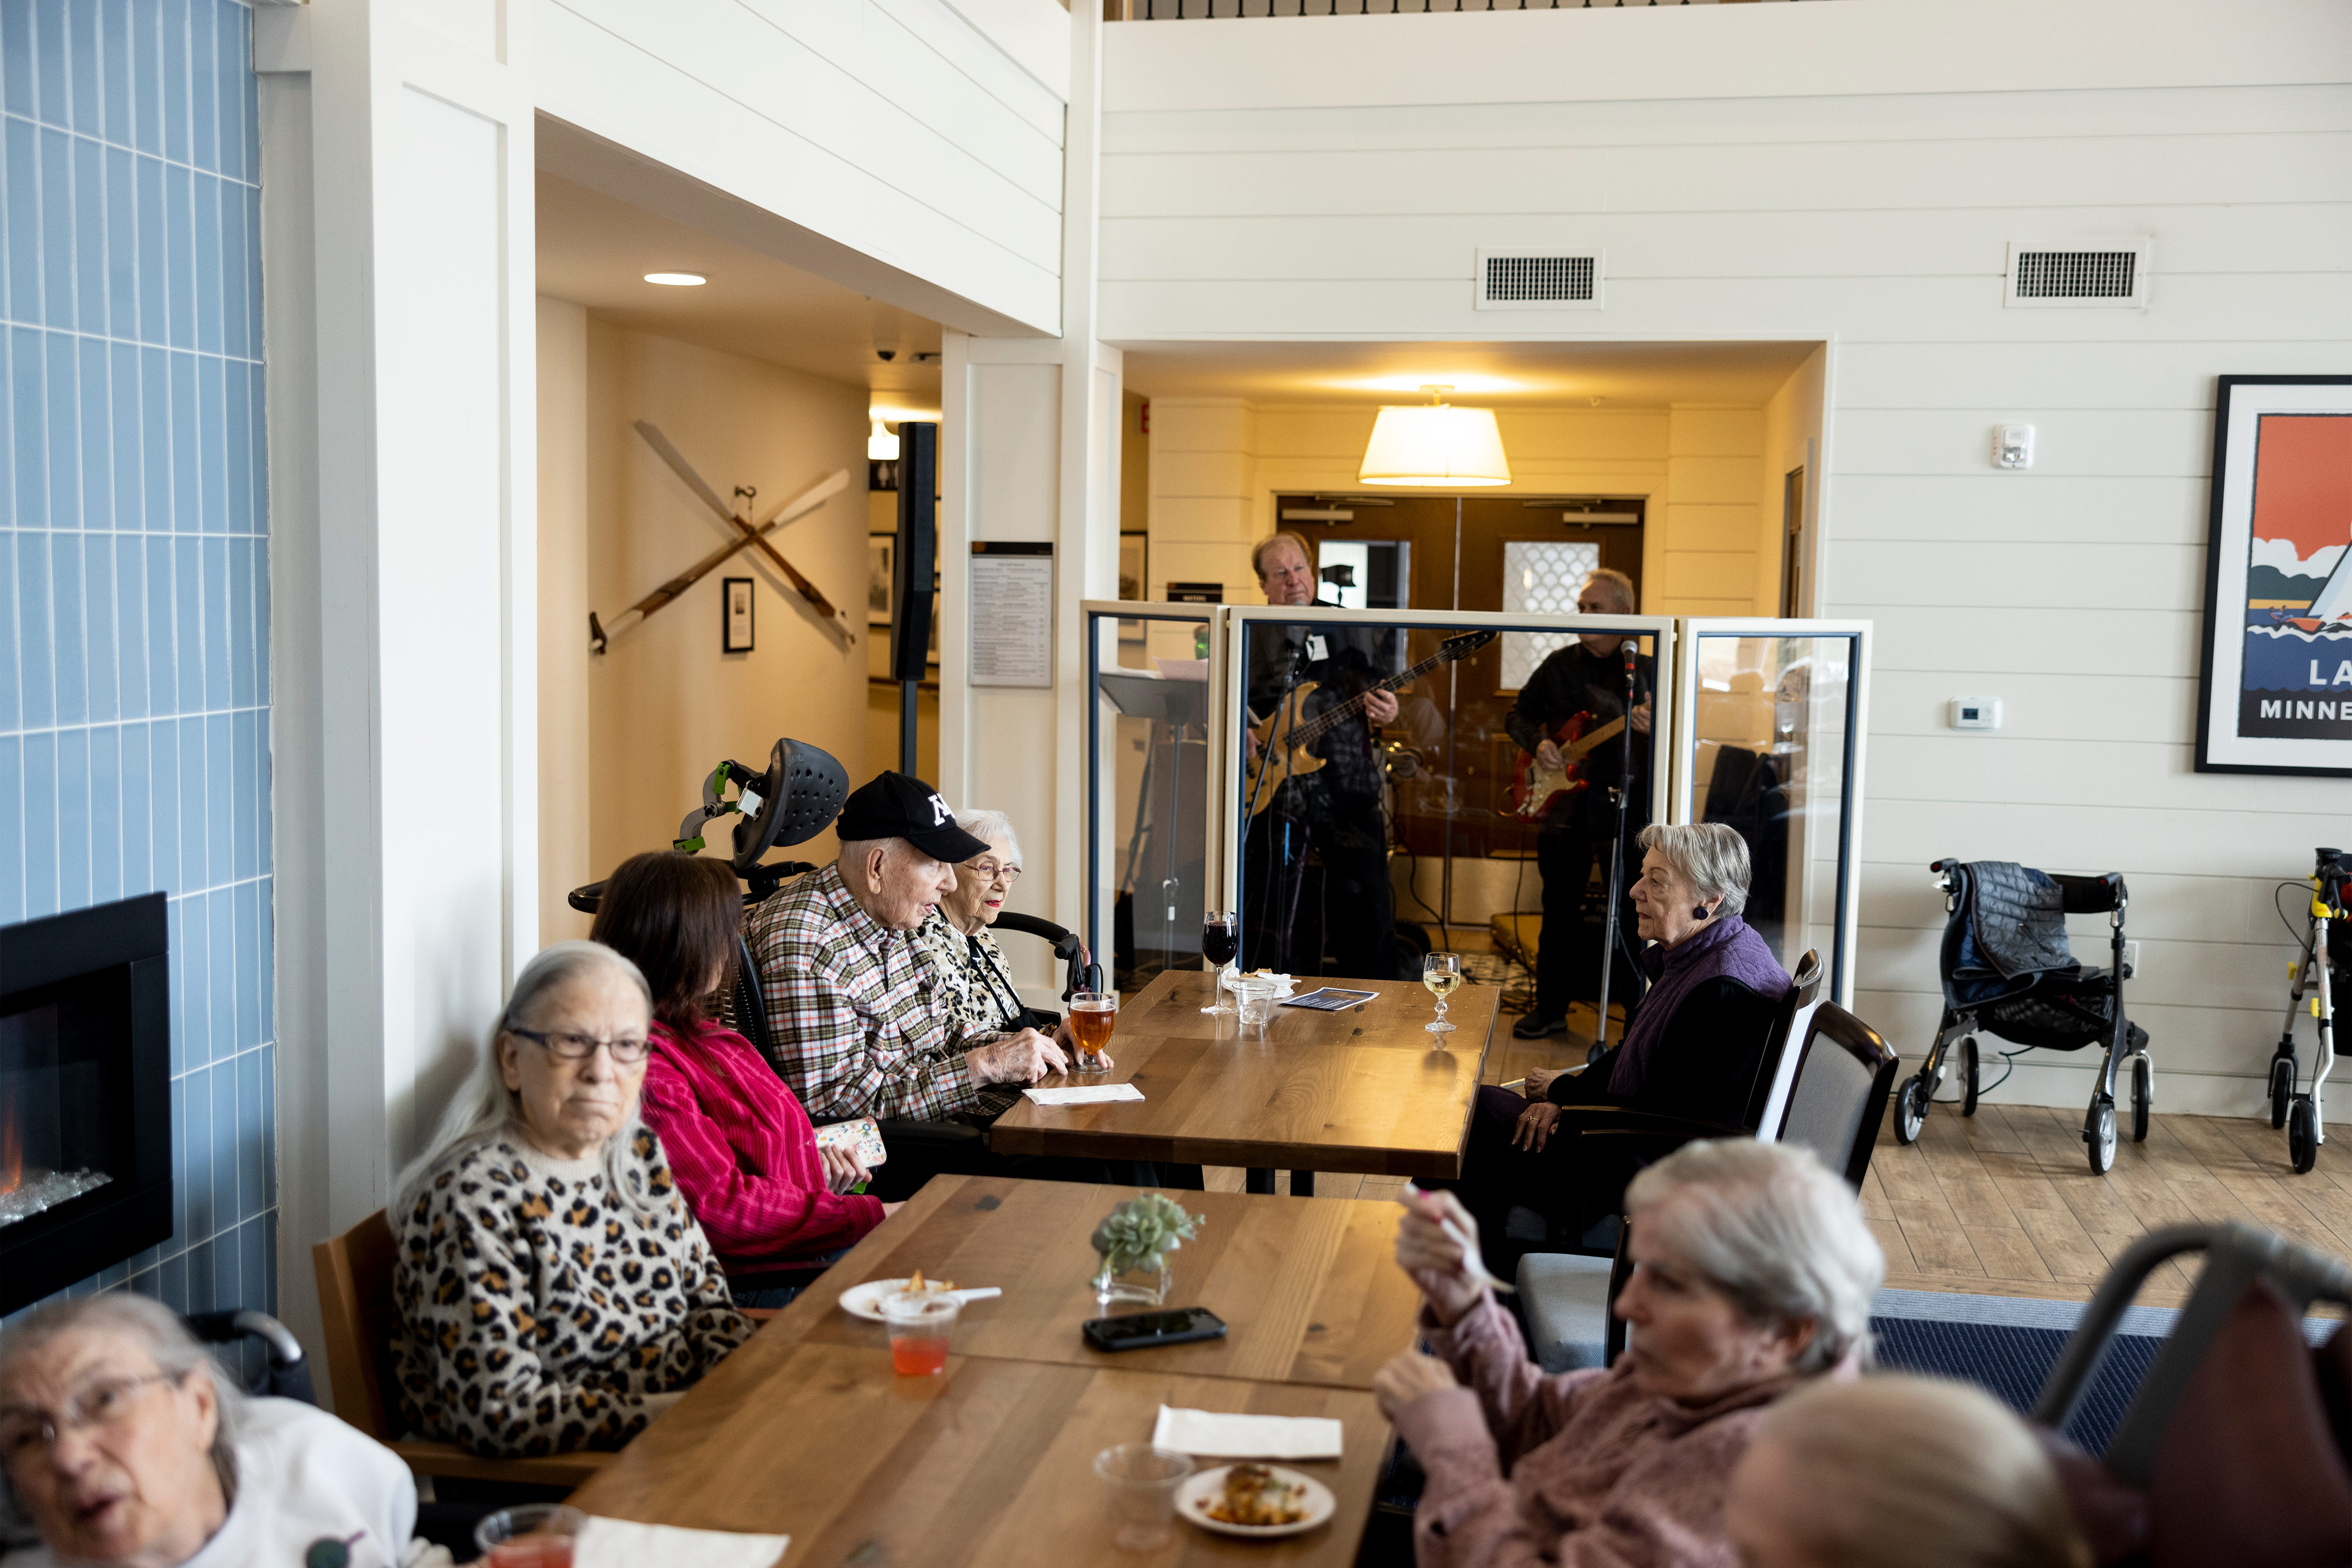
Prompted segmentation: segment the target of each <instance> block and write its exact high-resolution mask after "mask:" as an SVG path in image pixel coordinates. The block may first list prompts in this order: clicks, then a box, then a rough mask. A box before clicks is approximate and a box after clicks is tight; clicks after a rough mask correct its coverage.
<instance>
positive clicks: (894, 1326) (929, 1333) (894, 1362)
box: [882, 1294, 963, 1377]
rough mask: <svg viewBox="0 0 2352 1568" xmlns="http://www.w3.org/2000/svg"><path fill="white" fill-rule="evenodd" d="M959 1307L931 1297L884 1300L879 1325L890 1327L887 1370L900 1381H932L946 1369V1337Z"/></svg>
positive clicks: (960, 1310) (954, 1323)
mask: <svg viewBox="0 0 2352 1568" xmlns="http://www.w3.org/2000/svg"><path fill="white" fill-rule="evenodd" d="M962 1310H963V1303H962V1302H961V1301H957V1300H941V1299H940V1297H937V1296H931V1295H911V1294H909V1295H898V1296H886V1297H884V1298H883V1299H882V1321H884V1322H886V1323H887V1324H888V1325H889V1326H890V1370H891V1371H893V1372H895V1373H898V1375H899V1376H900V1377H936V1376H938V1375H939V1374H940V1373H943V1372H945V1371H947V1369H948V1337H949V1335H950V1334H951V1333H952V1332H953V1331H954V1330H955V1325H956V1318H957V1316H958V1314H960V1313H961V1312H962Z"/></svg>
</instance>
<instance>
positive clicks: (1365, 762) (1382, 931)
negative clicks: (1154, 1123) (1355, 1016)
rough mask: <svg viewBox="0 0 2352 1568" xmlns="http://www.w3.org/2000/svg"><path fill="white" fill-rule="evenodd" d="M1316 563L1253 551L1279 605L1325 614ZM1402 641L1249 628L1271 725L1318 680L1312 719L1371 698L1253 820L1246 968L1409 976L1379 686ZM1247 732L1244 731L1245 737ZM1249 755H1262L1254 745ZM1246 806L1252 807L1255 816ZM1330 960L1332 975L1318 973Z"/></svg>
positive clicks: (1382, 630)
mask: <svg viewBox="0 0 2352 1568" xmlns="http://www.w3.org/2000/svg"><path fill="white" fill-rule="evenodd" d="M1250 565H1251V568H1252V569H1253V570H1254V571H1255V572H1256V573H1257V580H1258V586H1259V587H1260V588H1261V589H1263V590H1264V591H1265V602H1266V603H1267V604H1269V605H1312V604H1314V603H1315V572H1314V566H1313V555H1312V553H1311V552H1310V551H1309V550H1308V548H1307V542H1306V541H1305V540H1304V539H1302V538H1300V537H1299V536H1298V535H1297V534H1296V533H1291V532H1288V531H1285V532H1281V533H1276V534H1275V535H1273V536H1272V537H1270V538H1268V539H1265V540H1262V541H1260V542H1259V543H1258V546H1257V548H1256V549H1255V550H1254V551H1252V552H1250ZM1397 637H1398V634H1397V633H1396V632H1395V631H1394V630H1393V629H1392V628H1390V627H1387V626H1298V625H1291V626H1286V625H1283V624H1281V623H1279V622H1264V621H1261V622H1258V623H1256V624H1255V626H1252V628H1251V633H1250V662H1249V691H1248V697H1249V706H1250V710H1251V712H1252V713H1253V714H1255V715H1257V716H1259V717H1261V718H1262V717H1264V716H1265V715H1266V714H1270V713H1272V712H1274V711H1275V710H1276V709H1278V708H1280V707H1281V706H1282V702H1283V699H1284V697H1285V696H1286V695H1287V694H1288V692H1289V691H1290V689H1292V688H1293V687H1295V686H1300V685H1304V684H1305V683H1307V682H1308V681H1313V682H1315V683H1316V685H1317V689H1316V691H1315V692H1314V693H1313V694H1312V696H1311V698H1310V699H1309V700H1308V703H1307V708H1308V711H1307V714H1306V715H1305V717H1308V718H1312V717H1315V716H1317V715H1319V714H1321V713H1323V712H1327V711H1328V710H1330V709H1332V708H1335V707H1339V706H1340V705H1342V704H1345V703H1347V702H1348V701H1349V700H1351V699H1355V698H1361V699H1362V700H1361V703H1360V707H1359V708H1358V710H1356V711H1354V712H1352V713H1350V714H1349V715H1348V716H1347V717H1346V718H1345V719H1343V720H1342V721H1340V722H1339V723H1338V724H1337V725H1335V726H1334V727H1333V728H1331V729H1330V730H1329V731H1327V732H1326V733H1325V734H1323V735H1322V736H1321V737H1319V738H1318V740H1317V741H1316V742H1314V745H1313V751H1314V754H1316V755H1317V756H1319V757H1321V758H1322V759H1323V760H1324V763H1325V765H1324V766H1323V767H1321V768H1319V769H1318V770H1317V771H1316V772H1314V773H1309V774H1307V775H1306V776H1305V777H1302V778H1296V779H1288V780H1286V781H1285V782H1284V783H1282V784H1279V785H1278V786H1276V788H1277V789H1278V791H1279V795H1278V797H1277V798H1276V800H1275V801H1274V802H1273V803H1272V804H1271V805H1270V807H1264V806H1262V807H1261V808H1260V809H1259V811H1258V814H1257V815H1255V816H1251V817H1250V818H1249V819H1248V820H1249V825H1250V826H1249V833H1248V837H1247V838H1246V839H1245V840H1244V844H1243V848H1242V885H1243V906H1242V930H1243V933H1244V935H1243V942H1244V952H1243V955H1242V966H1243V967H1244V969H1251V968H1268V969H1277V970H1284V971H1292V970H1295V971H1297V973H1300V974H1301V975H1302V976H1304V975H1311V974H1314V973H1318V972H1328V973H1331V974H1334V975H1339V976H1342V977H1347V978H1351V979H1360V980H1394V979H1398V978H1401V977H1404V976H1401V973H1400V954H1401V949H1400V947H1399V944H1398V942H1397V937H1396V914H1395V903H1396V900H1395V898H1394V895H1393V894H1392V893H1391V891H1390V889H1389V866H1388V851H1389V834H1388V824H1387V821H1386V818H1385V817H1384V816H1383V815H1382V813H1381V785H1382V782H1383V775H1382V773H1381V760H1380V752H1379V749H1378V736H1379V731H1380V727H1381V725H1383V724H1387V723H1391V722H1392V721H1394V720H1395V719H1396V716H1397V699H1396V695H1395V693H1393V692H1390V691H1383V690H1381V689H1379V687H1378V682H1379V681H1380V680H1381V679H1382V678H1384V677H1386V676H1388V675H1391V674H1392V673H1393V672H1394V669H1395V666H1396V647H1397ZM1244 733H1246V731H1244ZM1249 749H1250V750H1251V752H1253V754H1254V753H1255V739H1254V738H1253V739H1252V741H1251V742H1250V743H1249ZM1248 804H1254V803H1245V809H1246V805H1248ZM1310 849H1311V850H1312V852H1313V857H1314V858H1315V859H1316V860H1318V861H1320V862H1321V865H1322V871H1323V876H1322V880H1321V885H1320V887H1319V888H1318V887H1316V886H1315V885H1314V884H1313V882H1312V880H1311V879H1308V878H1307V869H1308V853H1309V851H1310ZM1325 952H1328V955H1329V967H1328V971H1325V970H1324V966H1323V964H1322V963H1321V962H1319V960H1320V957H1321V955H1322V954H1324V953H1325Z"/></svg>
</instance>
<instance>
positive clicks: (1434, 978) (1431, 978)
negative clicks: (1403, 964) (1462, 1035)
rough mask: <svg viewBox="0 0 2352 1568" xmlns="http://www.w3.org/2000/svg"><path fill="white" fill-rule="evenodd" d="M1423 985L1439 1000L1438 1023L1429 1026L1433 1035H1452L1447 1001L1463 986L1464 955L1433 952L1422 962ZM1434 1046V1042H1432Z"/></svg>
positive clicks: (1452, 1029)
mask: <svg viewBox="0 0 2352 1568" xmlns="http://www.w3.org/2000/svg"><path fill="white" fill-rule="evenodd" d="M1421 983H1422V984H1423V985H1426V986H1428V987H1429V994H1431V995H1433V996H1434V997H1436V998H1437V1019H1436V1022H1434V1023H1433V1024H1430V1025H1428V1026H1427V1027H1428V1030H1429V1032H1430V1033H1431V1034H1433V1035H1450V1034H1452V1033H1453V1032H1454V1026H1453V1025H1451V1024H1449V1023H1447V1022H1446V1021H1445V999H1446V998H1447V997H1448V996H1451V995H1453V994H1454V987H1455V986H1457V985H1459V984H1462V955H1461V954H1460V953H1458V952H1433V953H1431V954H1430V955H1429V956H1428V957H1427V958H1424V959H1423V960H1422V961H1421ZM1432 1043H1434V1042H1432Z"/></svg>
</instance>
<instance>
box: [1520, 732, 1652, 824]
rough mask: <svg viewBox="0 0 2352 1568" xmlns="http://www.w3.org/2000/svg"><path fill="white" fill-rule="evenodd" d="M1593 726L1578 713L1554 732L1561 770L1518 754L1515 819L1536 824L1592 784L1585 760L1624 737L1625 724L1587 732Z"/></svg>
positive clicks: (1554, 742)
mask: <svg viewBox="0 0 2352 1568" xmlns="http://www.w3.org/2000/svg"><path fill="white" fill-rule="evenodd" d="M1591 722H1592V715H1591V714H1590V713H1579V714H1576V715H1575V716H1574V717H1572V718H1570V720H1569V721H1567V722H1566V723H1564V724H1562V725H1561V726H1560V727H1559V729H1558V730H1557V731H1554V732H1553V734H1552V743H1553V744H1554V745H1556V746H1558V747H1559V762H1560V765H1559V767H1558V768H1547V767H1545V766H1544V765H1543V764H1542V763H1538V762H1537V761H1536V759H1535V753H1534V752H1520V753H1519V765H1518V768H1517V771H1516V772H1515V773H1512V775H1511V811H1512V813H1513V814H1514V815H1516V816H1522V817H1526V818H1527V819H1528V820H1529V821H1533V820H1534V819H1536V818H1537V817H1539V816H1543V815H1544V814H1545V813H1547V812H1549V811H1550V810H1551V808H1552V807H1553V806H1555V805H1558V804H1559V802H1561V801H1563V800H1565V799H1567V798H1568V797H1569V796H1570V795H1574V794H1576V793H1577V792H1578V791H1579V790H1581V789H1583V788H1585V787H1587V786H1588V785H1589V784H1591V782H1592V781H1591V780H1590V779H1588V778H1586V777H1584V776H1583V764H1584V759H1585V758H1586V757H1588V756H1590V755H1591V753H1592V751H1593V749H1594V748H1595V747H1598V746H1603V745H1606V744H1607V743H1608V742H1611V741H1613V740H1615V739H1616V738H1617V737H1618V736H1619V735H1620V734H1622V733H1623V732H1624V729H1625V721H1624V720H1622V719H1612V720H1610V721H1609V722H1607V723H1606V724H1602V725H1601V726H1599V727H1598V728H1596V729H1587V728H1586V726H1587V725H1589V724H1591Z"/></svg>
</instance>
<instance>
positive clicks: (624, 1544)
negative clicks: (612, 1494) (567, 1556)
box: [572, 1516, 793, 1568]
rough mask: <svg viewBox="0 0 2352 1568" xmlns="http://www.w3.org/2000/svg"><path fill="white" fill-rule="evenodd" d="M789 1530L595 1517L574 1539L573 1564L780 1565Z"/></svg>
mask: <svg viewBox="0 0 2352 1568" xmlns="http://www.w3.org/2000/svg"><path fill="white" fill-rule="evenodd" d="M792 1543H793V1538H792V1537H791V1536H789V1535H738V1534H736V1533H735V1532H734V1531H727V1530H687V1529H683V1528H681V1527H679V1526H677V1525H674V1524H639V1523H637V1522H636V1521H635V1520H627V1519H601V1518H596V1517H593V1516H592V1517H591V1518H590V1519H589V1521H588V1522H587V1524H586V1525H585V1526H584V1527H583V1529H582V1530H581V1531H580V1538H579V1540H577V1541H575V1542H572V1568H645V1564H646V1563H693V1564H694V1565H695V1568H774V1565H775V1563H776V1561H777V1559H779V1558H781V1557H782V1556H783V1554H784V1548H785V1547H787V1546H790V1545H791V1544H792Z"/></svg>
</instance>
